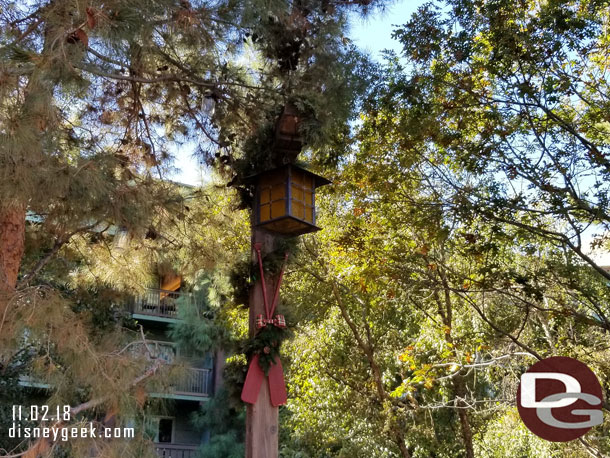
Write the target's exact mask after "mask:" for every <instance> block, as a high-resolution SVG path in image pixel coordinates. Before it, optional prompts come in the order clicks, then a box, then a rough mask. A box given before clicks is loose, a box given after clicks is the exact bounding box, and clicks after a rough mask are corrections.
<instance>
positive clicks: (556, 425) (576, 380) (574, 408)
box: [517, 356, 603, 442]
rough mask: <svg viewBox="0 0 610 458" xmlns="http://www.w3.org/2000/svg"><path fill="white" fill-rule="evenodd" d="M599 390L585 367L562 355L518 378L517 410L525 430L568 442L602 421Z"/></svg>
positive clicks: (601, 399)
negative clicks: (525, 427)
mask: <svg viewBox="0 0 610 458" xmlns="http://www.w3.org/2000/svg"><path fill="white" fill-rule="evenodd" d="M602 401H603V397H602V387H601V386H600V384H599V381H598V380H597V377H596V376H595V374H594V373H593V372H592V371H591V369H589V368H588V367H587V366H586V364H583V363H581V362H580V361H578V360H576V359H573V358H567V357H565V356H554V357H552V358H547V359H543V360H542V361H538V362H537V363H536V364H534V365H533V366H532V367H530V368H529V370H528V371H527V372H526V373H524V374H523V375H522V376H521V383H519V389H518V390H517V408H518V410H519V415H520V416H521V419H522V420H523V423H525V426H527V427H528V429H529V430H530V431H531V432H533V433H534V434H536V435H537V436H540V437H541V438H543V439H546V440H548V441H552V442H567V441H571V440H574V439H578V438H579V437H581V436H583V435H584V434H586V433H587V432H588V431H589V430H590V429H591V428H592V427H593V426H596V425H599V424H601V423H602V422H603V413H602Z"/></svg>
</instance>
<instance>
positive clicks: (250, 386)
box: [241, 243, 288, 407]
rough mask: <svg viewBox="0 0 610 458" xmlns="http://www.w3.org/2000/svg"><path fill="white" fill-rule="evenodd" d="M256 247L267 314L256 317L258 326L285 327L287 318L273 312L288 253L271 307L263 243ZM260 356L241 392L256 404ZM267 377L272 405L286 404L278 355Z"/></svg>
mask: <svg viewBox="0 0 610 458" xmlns="http://www.w3.org/2000/svg"><path fill="white" fill-rule="evenodd" d="M254 249H255V250H256V255H257V257H258V266H259V269H260V275H261V286H262V290H263V302H264V303H265V315H266V316H263V315H262V314H261V315H258V316H257V317H256V328H257V329H262V328H264V327H265V326H267V325H268V324H271V325H273V326H277V327H278V328H285V327H286V320H285V318H284V315H275V316H273V312H274V311H275V307H276V305H277V301H278V298H279V292H280V285H281V284H282V278H283V276H284V267H285V265H286V260H287V259H288V254H286V256H285V257H284V264H283V265H282V270H280V276H279V278H278V280H277V285H276V287H275V294H274V295H273V302H272V303H271V307H269V302H268V301H267V287H266V285H265V274H264V271H263V257H262V255H261V245H260V244H259V243H257V244H256V245H254ZM259 358H260V356H259V355H258V354H256V355H254V356H253V357H252V360H251V361H250V365H249V367H248V374H247V375H246V381H245V382H244V388H243V389H242V392H241V400H242V401H244V402H247V403H249V404H256V400H257V399H258V393H259V392H260V389H261V385H262V383H263V381H264V380H265V373H264V372H263V370H262V369H261V366H260V364H259V362H258V360H259ZM267 378H268V380H269V397H270V399H271V405H272V406H274V407H277V406H280V405H282V404H286V401H287V400H288V395H287V393H286V383H285V382H284V370H283V369H282V363H281V362H280V358H279V357H276V358H275V359H274V361H273V363H272V364H271V367H270V368H269V374H268V375H267Z"/></svg>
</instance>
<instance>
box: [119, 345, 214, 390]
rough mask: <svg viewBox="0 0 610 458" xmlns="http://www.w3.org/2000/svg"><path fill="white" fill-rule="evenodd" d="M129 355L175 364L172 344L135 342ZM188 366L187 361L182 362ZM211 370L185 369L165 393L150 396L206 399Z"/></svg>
mask: <svg viewBox="0 0 610 458" xmlns="http://www.w3.org/2000/svg"><path fill="white" fill-rule="evenodd" d="M131 353H132V355H134V356H137V357H146V358H149V359H161V360H162V361H163V362H164V363H165V364H168V365H174V364H176V362H177V361H178V360H177V357H176V348H175V344H173V343H172V342H165V341H159V340H147V341H146V344H144V343H143V342H137V343H136V345H133V346H132V347H131ZM183 362H185V363H186V364H189V362H188V359H187V360H183ZM211 379H212V370H211V369H206V368H199V367H187V368H185V373H184V374H183V375H182V376H181V377H179V378H177V379H176V380H175V381H173V382H172V384H171V385H170V387H169V390H168V391H167V392H165V393H153V394H151V396H154V397H164V398H171V399H183V400H197V401H201V400H202V398H207V397H209V396H210V394H211V389H212V380H211Z"/></svg>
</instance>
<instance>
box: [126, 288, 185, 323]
mask: <svg viewBox="0 0 610 458" xmlns="http://www.w3.org/2000/svg"><path fill="white" fill-rule="evenodd" d="M181 297H182V298H184V299H183V300H187V301H191V302H192V301H193V296H192V295H191V294H188V293H181V292H180V291H168V290H164V289H148V290H146V292H145V293H144V294H142V295H141V296H137V297H136V298H135V299H134V301H133V304H132V310H131V312H132V313H139V314H140V315H151V316H159V317H164V318H178V304H177V303H176V300H177V299H178V298H181Z"/></svg>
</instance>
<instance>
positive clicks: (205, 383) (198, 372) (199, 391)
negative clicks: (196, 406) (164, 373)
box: [170, 367, 212, 399]
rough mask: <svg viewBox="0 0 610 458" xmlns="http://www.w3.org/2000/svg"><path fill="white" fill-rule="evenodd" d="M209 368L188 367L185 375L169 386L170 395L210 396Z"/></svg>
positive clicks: (183, 397)
mask: <svg viewBox="0 0 610 458" xmlns="http://www.w3.org/2000/svg"><path fill="white" fill-rule="evenodd" d="M211 373H212V371H211V370H210V369H198V368H194V367H189V368H188V369H187V373H186V375H185V376H184V377H183V378H181V379H180V380H178V381H177V382H175V383H174V384H173V386H172V387H171V388H172V390H171V392H170V396H171V397H172V398H174V399H192V398H206V397H208V396H210V394H211V393H210V388H211V386H210V385H211V384H210V381H211V380H210V376H211Z"/></svg>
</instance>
